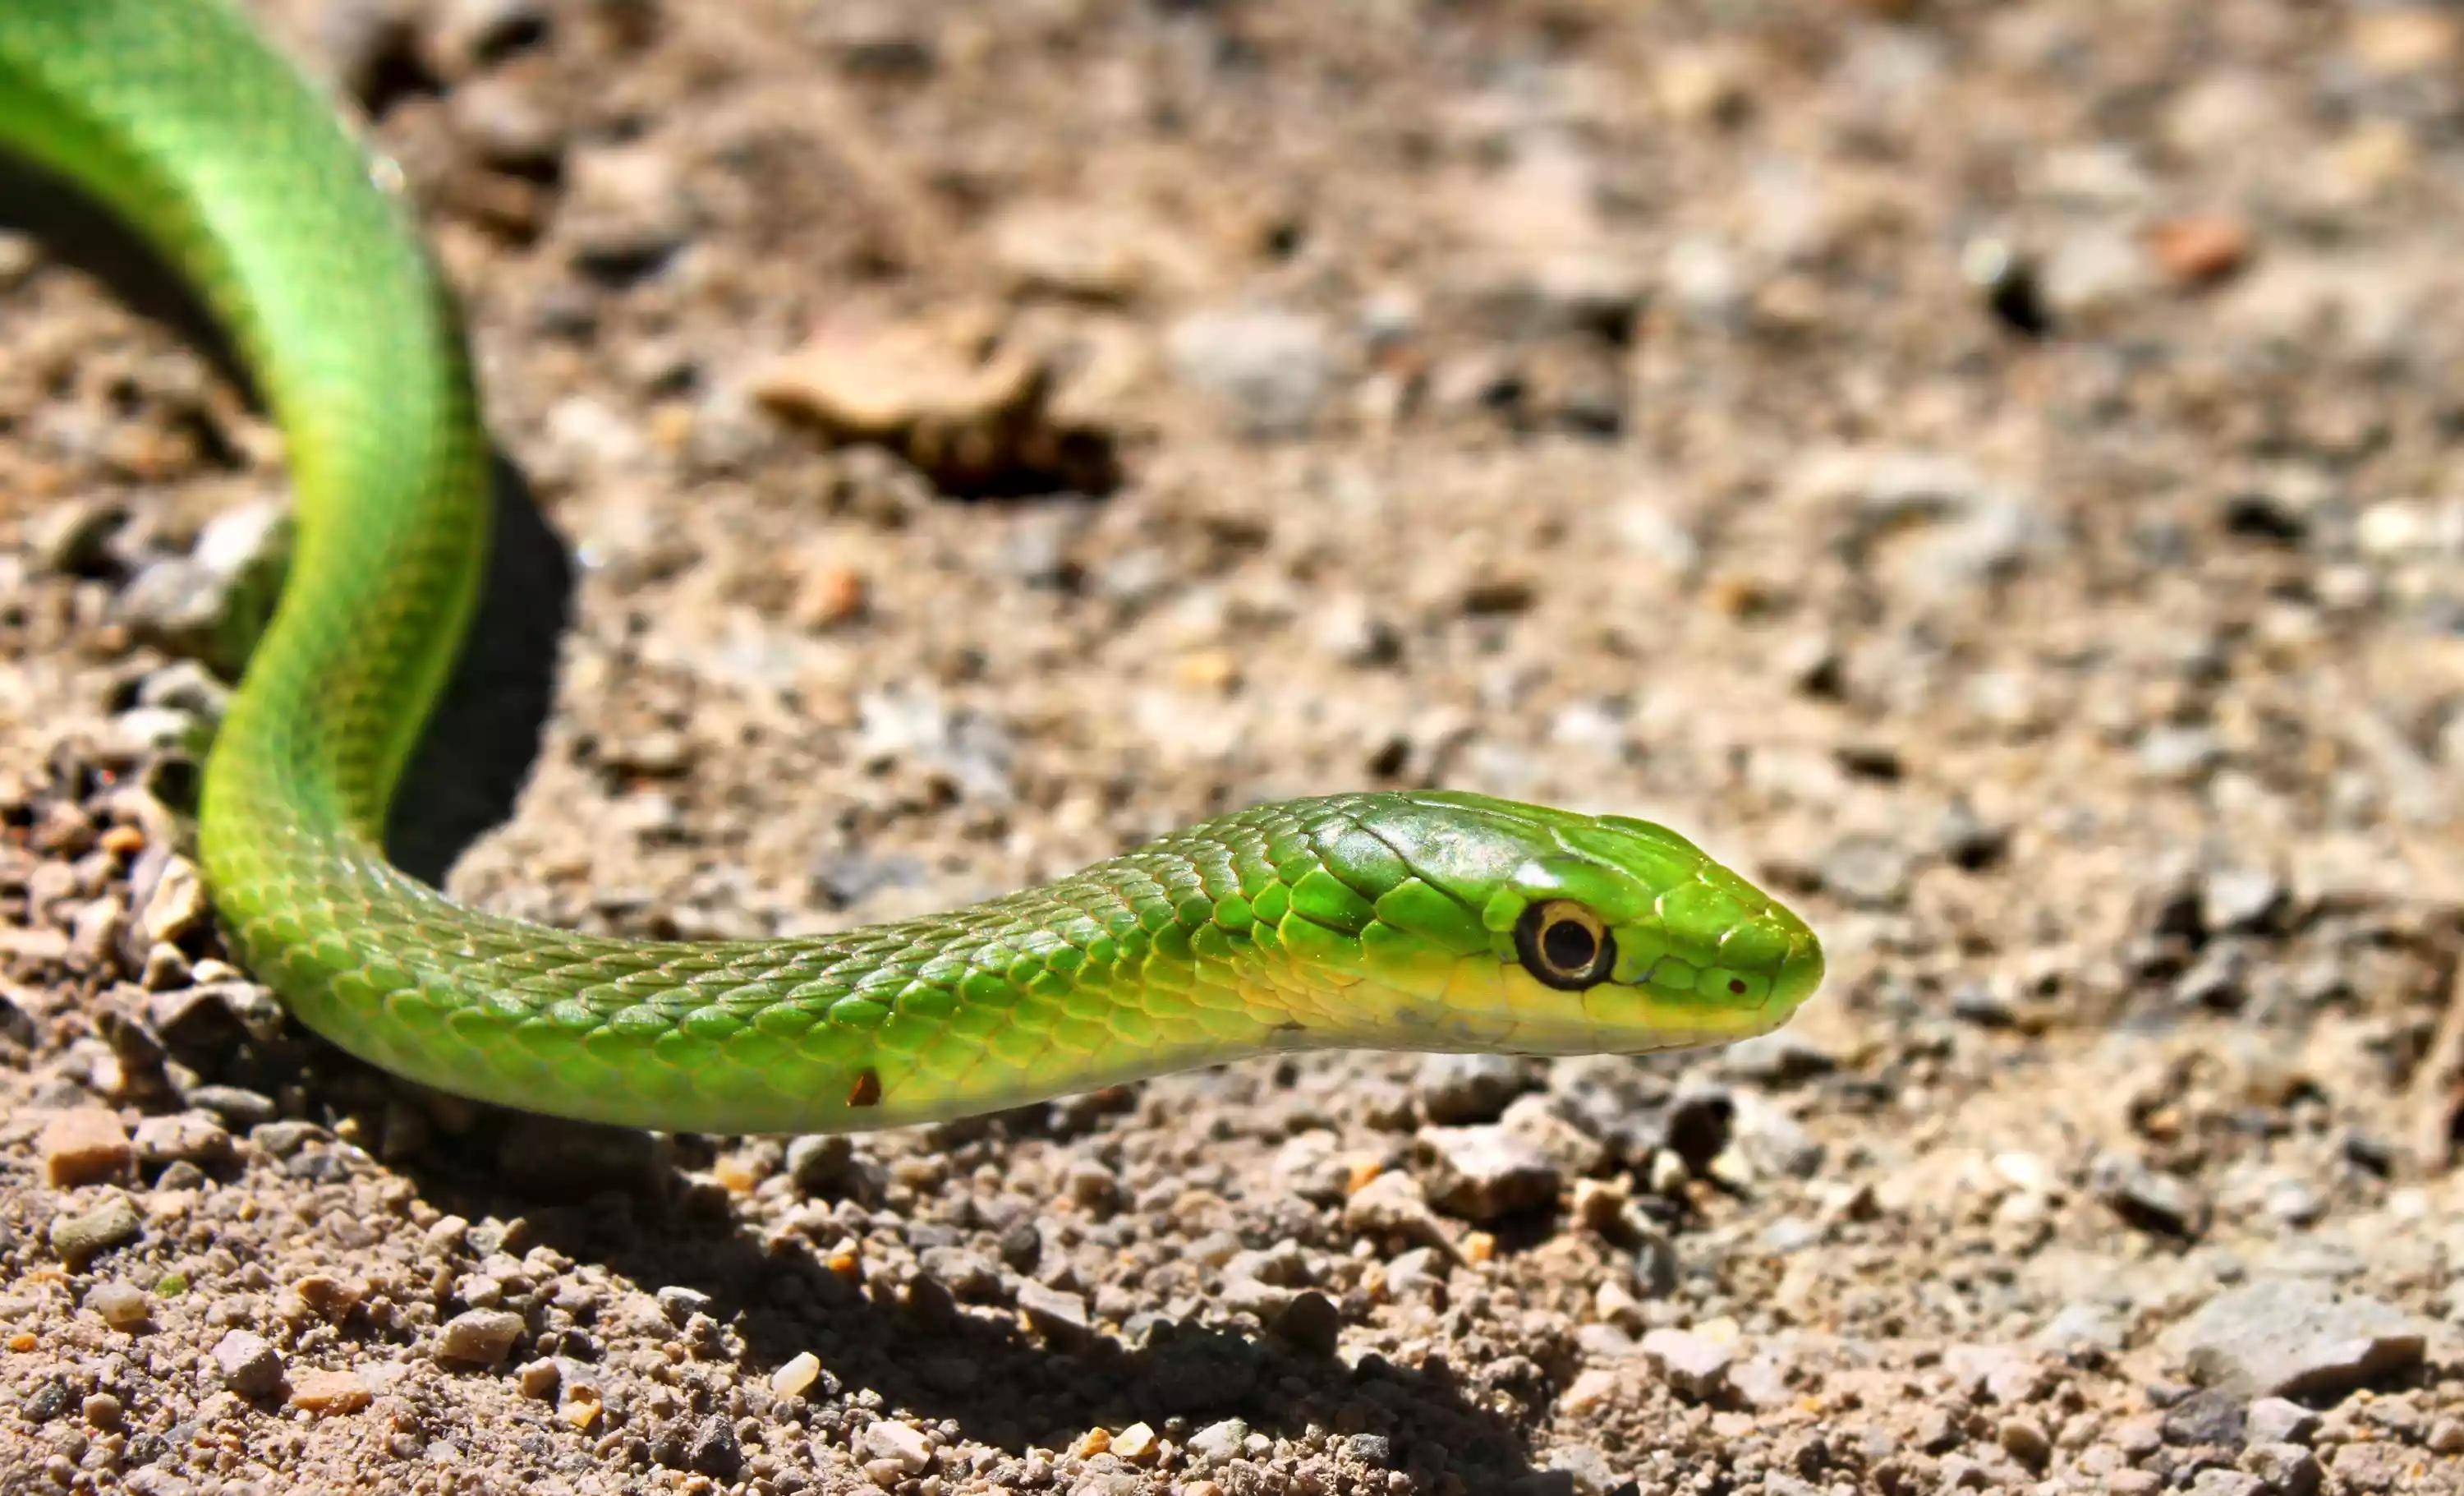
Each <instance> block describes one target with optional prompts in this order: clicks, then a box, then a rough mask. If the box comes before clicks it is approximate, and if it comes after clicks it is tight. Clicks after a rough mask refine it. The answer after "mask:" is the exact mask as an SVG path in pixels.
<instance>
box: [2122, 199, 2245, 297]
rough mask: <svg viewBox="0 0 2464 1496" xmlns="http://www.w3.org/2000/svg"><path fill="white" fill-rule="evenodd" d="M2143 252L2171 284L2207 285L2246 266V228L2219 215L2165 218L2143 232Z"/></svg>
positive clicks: (2237, 220) (2223, 278)
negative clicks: (2144, 241)
mask: <svg viewBox="0 0 2464 1496" xmlns="http://www.w3.org/2000/svg"><path fill="white" fill-rule="evenodd" d="M2147 252H2148V253H2150V254H2152V255H2153V256H2155V259H2156V265H2157V268H2158V269H2160V270H2162V271H2164V273H2165V275H2166V278H2167V279H2169V280H2171V281H2172V282H2173V284H2175V285H2177V286H2184V287H2191V288H2195V287H2200V286H2211V285H2214V284H2216V283H2217V282H2218V281H2221V280H2225V279H2229V278H2230V277H2231V276H2232V275H2233V274H2234V273H2235V272H2237V271H2239V270H2240V269H2241V268H2242V266H2243V265H2245V264H2247V263H2249V260H2250V252H2251V238H2250V229H2249V227H2248V226H2247V225H2245V224H2243V223H2242V222H2241V220H2239V219H2237V218H2228V217H2225V216H2223V215H2221V214H2194V215H2190V216H2187V217H2182V218H2167V219H2165V220H2164V221H2162V222H2160V223H2158V224H2156V225H2154V226H2153V227H2151V228H2150V229H2149V230H2148V231H2147Z"/></svg>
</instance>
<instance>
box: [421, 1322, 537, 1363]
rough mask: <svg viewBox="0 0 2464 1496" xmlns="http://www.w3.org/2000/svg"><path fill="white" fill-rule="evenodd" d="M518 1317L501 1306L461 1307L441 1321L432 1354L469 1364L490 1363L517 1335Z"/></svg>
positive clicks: (519, 1329)
mask: <svg viewBox="0 0 2464 1496" xmlns="http://www.w3.org/2000/svg"><path fill="white" fill-rule="evenodd" d="M522 1329H523V1325H522V1317H521V1316H520V1315H519V1314H516V1313H512V1312H510V1311H508V1310H505V1309H465V1310H464V1311H463V1312H461V1313H459V1314H456V1315H454V1316H453V1317H452V1318H451V1319H449V1320H447V1321H446V1322H445V1325H444V1328H443V1329H442V1330H440V1331H438V1332H437V1336H436V1358H437V1359H438V1360H440V1361H454V1362H460V1363H463V1364H465V1365H470V1366H494V1365H495V1364H496V1363H497V1362H499V1361H501V1360H503V1359H504V1358H505V1357H506V1355H508V1354H509V1353H512V1351H513V1349H514V1342H515V1341H516V1340H518V1339H520V1338H521V1333H522Z"/></svg>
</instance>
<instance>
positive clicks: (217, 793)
mask: <svg viewBox="0 0 2464 1496" xmlns="http://www.w3.org/2000/svg"><path fill="white" fill-rule="evenodd" d="M0 146H6V147H7V148H9V149H10V150H11V151H13V152H15V153H18V154H21V155H23V156H25V157H27V158H29V159H31V160H32V161H33V162H34V163H35V164H37V165H41V166H43V167H46V168H48V169H49V170H51V171H52V172H54V173H55V174H56V175H58V176H60V177H61V178H63V179H65V180H67V181H68V182H70V183H73V184H75V185H76V186H77V187H80V188H82V189H84V190H85V191H88V192H90V193H92V194H93V195H95V196H96V197H97V198H99V200H100V201H101V202H102V203H103V204H104V205H105V206H106V207H108V208H110V209H113V210H115V211H116V212H118V213H119V214H121V216H123V217H124V218H125V219H126V220H127V221H128V222H129V223H131V224H132V225H134V226H135V227H136V228H137V229H138V230H139V231H142V232H143V233H144V234H145V235H146V236H147V237H148V238H149V239H150V240H151V242H153V243H154V244H155V245H156V246H157V247H158V248H159V249H160V250H161V251H162V253H164V254H165V256H166V257H167V258H168V259H169V260H170V261H171V262H172V263H173V264H174V265H175V266H176V267H177V268H178V269H179V270H180V271H181V272H182V274H184V275H186V276H187V277H188V278H189V279H190V280H191V281H192V282H193V284H194V285H195V286H196V287H197V288H198V289H199V290H200V291H201V293H202V294H203V295H204V297H205V298H206V300H207V302H208V304H209V307H210V308H211V309H212V310H213V312H214V313H215V315H216V316H217V317H218V318H219V319H221V320H222V321H223V322H224V324H225V325H226V327H227V328H228V329H229V330H230V332H231V335H232V337H233V339H234V341H235V342H236V343H237V345H238V347H239V349H240V351H241V354H242V356H243V357H244V359H245V360H246V362H247V363H248V365H249V367H250V369H251V370H252V372H253V376H254V378H255V379H256V381H257V383H258V385H259V386H260V388H261V390H262V392H263V393H264V395H265V397H266V399H267V401H268V403H269V404H270V406H271V407H272V408H273V410H274V413H275V418H276V419H277V420H278V422H279V423H280V425H281V427H282V429H283V431H284V433H285V437H286V440H287V443H288V446H289V451H290V455H291V462H292V470H293V478H294V481H295V485H296V487H297V495H298V518H297V545H296V547H295V551H294V555H293V559H292V565H291V572H290V576H289V579H288V581H287V583H286V586H285V590H284V593H283V597H282V601H281V605H280V606H279V608H278V610H277V612H276V614H275V619H274V622H273V624H272V626H271V627H270V628H269V629H268V631H267V633H266V635H265V637H264V638H263V639H262V640H261V641H260V642H259V644H258V646H257V649H256V652H255V655H254V657H253V660H252V661H251V663H250V666H249V669H248V672H247V675H246V678H245V680H244V681H243V683H242V686H241V689H240V691H239V693H237V695H236V697H235V698H234V700H233V702H232V705H231V710H230V712H229V714H228V715H227V716H226V718H225V720H224V722H223V725H222V728H221V730H220V735H219V737H218V739H217V742H216V744H215V748H214V752H213V755H212V757H211V759H210V760H209V765H208V770H207V776H206V786H205V799H204V811H203V816H202V823H201V829H200V843H201V851H202V858H203V862H204V867H205V872H206V877H207V881H208V883H209V887H210V889H211V891H212V894H213V898H214V902H215V905H216V908H217V909H218V910H219V912H220V913H221V914H222V916H223V918H224V920H225V922H226V924H227V926H228V927H229V929H230V931H231V935H232V936H233V938H234V940H235V942H236V944H237V947H238V949H239V951H240V953H241V955H242V957H243V959H244V960H246V961H247V963H248V964H249V965H250V967H251V968H252V969H253V971H254V972H255V974H256V975H257V976H258V977H259V978H261V979H264V980H265V981H267V982H268V983H270V984H271V985H272V986H273V987H274V988H275V990H276V991H277V992H278V993H280V995H281V996H282V998H283V999H284V1001H286V1002H287V1003H289V1004H290V1006H291V1008H292V1009H293V1011H294V1012H296V1013H297V1015H298V1016H299V1017H300V1018H301V1019H302V1020H303V1021H304V1022H306V1023H308V1024H309V1025H310V1026H312V1027H314V1028H315V1029H317V1030H318V1031H319V1033H321V1034H324V1035H325V1036H327V1037H328V1038H330V1039H332V1040H333V1041H334V1042H336V1043H337V1044H340V1045H342V1046H343V1047H345V1048H347V1049H350V1050H351V1051H353V1052H354V1053H356V1054H359V1055H361V1056H362V1057H363V1058H365V1059H367V1060H369V1061H371V1062H372V1063H374V1064H377V1065H380V1066H384V1067H386V1068H388V1069H391V1070H394V1071H397V1072H399V1073H401V1074H404V1075H407V1076H410V1077H412V1078H415V1079H417V1080H420V1081H423V1082H426V1083H427V1084H429V1085H432V1086H436V1087H439V1088H442V1089H448V1090H451V1091H455V1092H458V1093H461V1094H464V1095H470V1096H474V1097H478V1098H482V1099H485V1100H490V1101H495V1102H499V1103H503V1104H506V1105H511V1106H516V1107H522V1108H527V1109H530V1110H535V1111H550V1112H556V1113H560V1114H563V1115H568V1116H575V1117H583V1118H589V1119H593V1120H599V1121H606V1122H617V1123H626V1124H631V1125H638V1126H648V1127H658V1128H666V1129H673V1130H693V1131H705V1132H762V1131H781V1132H811V1131H829V1130H838V1129H848V1128H866V1127H877V1126H884V1125H889V1124H894V1123H903V1122H916V1121H924V1120H930V1119H935V1118H941V1117H948V1116H954V1115H961V1114H965V1113H969V1112H974V1111H984V1110H988V1109H991V1108H996V1107H1001V1106H1007V1105H1014V1104H1017V1103H1020V1102H1023V1101H1027V1100H1031V1099H1035V1098H1039V1097H1045V1096H1050V1095H1054V1094H1059V1093H1062V1092H1066V1091H1071V1090H1079V1089H1088V1088H1089V1087H1094V1086H1099V1085H1103V1084H1107V1083H1111V1082H1117V1081H1122V1080H1128V1079H1132V1078H1135V1077H1138V1076H1143V1075H1150V1074H1155V1073H1157V1072H1160V1071H1164V1070H1168V1069H1174V1068H1181V1067H1190V1066H1196V1065H1202V1064H1208V1063H1214V1062H1218V1061H1222V1060H1228V1059H1235V1058H1239V1057H1241V1056H1243V1055H1247V1054H1253V1053H1258V1052H1263V1051H1267V1050H1273V1049H1281V1048H1295V1047H1305V1046H1323V1045H1370V1046H1384V1047H1396V1048H1448V1049H1451V1048H1463V1049H1484V1048H1487V1049H1514V1050H1530V1051H1550V1052H1566V1051H1577V1050H1614V1051H1623V1052H1634V1051H1640V1050H1645V1049H1653V1048H1663V1047H1670V1046H1673V1045H1684V1044H1698V1043H1706V1042H1716V1041H1720V1040H1726V1039H1733V1038H1737V1037H1742V1036H1743V1035H1745V1034H1749V1033H1755V1032H1761V1031H1763V1030H1765V1029H1767V1028H1770V1027H1771V1026H1773V1025H1775V1024H1776V1023H1780V1022H1782V1021H1784V1020H1785V1019H1786V1018H1787V1016H1788V1015H1789V1013H1790V1012H1791V1011H1793V1008H1794V1007H1795V1006H1796V1004H1797V1003H1798V1002H1800V1001H1803V1000H1804V998H1805V997H1806V996H1807V995H1809V994H1810V993H1811V992H1812V991H1813V989H1814V986H1815V983H1816V982H1817V981H1818V979H1819V977H1820V974H1821V955H1820V949H1819V947H1818V945H1817V944H1816V943H1815V939H1814V936H1813V935H1812V933H1811V932H1810V931H1808V930H1807V929H1806V927H1805V926H1804V924H1803V923H1802V922H1801V921H1799V920H1797V919H1796V917H1795V916H1794V915H1793V914H1791V913H1788V912H1787V911H1786V910H1784V909H1781V908H1779V907H1778V906H1777V905H1776V904H1774V903H1772V902H1771V900H1770V899H1768V898H1767V897H1765V896H1764V895H1763V894H1761V893H1760V892H1758V891H1755V890H1754V889H1752V888H1751V887H1750V886H1749V885H1748V884H1747V883H1746V882H1745V881H1744V880H1742V879H1740V878H1738V877H1737V876H1736V875H1735V874H1734V873H1732V872H1729V871H1728V870H1727V869H1724V868H1722V867H1720V866H1719V865H1718V864H1716V863H1714V862H1712V861H1711V860H1710V859H1709V858H1707V857H1705V855H1704V854H1703V853H1702V852H1700V851H1699V850H1697V849H1696V848H1694V847H1692V846H1691V845H1689V844H1688V843H1686V842H1685V841H1684V840H1683V838H1681V837H1679V836H1677V835H1676V834H1675V833H1673V832H1669V831H1666V830H1664V829H1662V828H1661V827H1658V826H1653V825H1646V824H1645V823H1642V822H1638V821H1630V820H1625V819H1623V818H1617V817H1589V816H1579V815H1573V814H1570V813H1567V812H1563V811H1556V810H1550V809H1545V808H1542V807H1537V806H1529V805H1516V804H1511V803H1506V802H1502V801H1494V800H1487V799H1484V798H1481V797H1477V796H1469V795H1447V794H1423V795H1339V796H1331V797H1328V798H1324V799H1317V800H1307V801H1294V802H1289V803H1283V804H1277V805H1268V806H1263V807H1260V808H1258V809H1254V810H1249V811H1244V812H1243V813H1241V814H1238V815H1234V816H1230V817H1226V818H1223V819H1221V820H1217V821H1212V822H1208V823H1206V824H1204V825H1197V826H1193V827H1190V828H1188V829H1186V830H1182V831H1179V832H1176V833H1174V834H1173V835H1171V836H1168V837H1165V838H1163V839H1162V840H1160V841H1158V842H1155V843H1154V844H1152V845H1150V846H1148V847H1143V848H1140V849H1139V850H1136V851H1134V852H1132V853H1130V854H1128V855H1126V856H1123V857H1121V858H1118V859H1115V860H1113V861H1111V862H1107V863H1103V864H1101V865H1099V866H1096V867H1094V868H1090V869H1087V870H1086V871H1084V872H1081V873H1079V874H1077V875H1076V876H1073V877H1070V878H1067V879H1065V880H1063V881H1060V882H1057V883H1053V884H1049V885H1046V886H1044V887H1041V888H1037V889H1031V890H1027V891H1023V892H1020V893H1016V894H1012V895H1010V896H1008V897H1005V898H1001V899H995V900H992V901H990V902H987V903H983V904H979V905H976V906H974V907H971V908H968V909H964V910H958V911H956V912H953V913H946V914H940V915H935V916H932V917H929V918H923V919H914V920H908V921H903V922H900V923H896V924H888V925H880V926H873V927H869V928H866V929H861V930H855V931H850V932H847V933H846V934H844V935H831V936H825V937H820V938H812V939H798V940H777V941H753V942H722V943H680V942H646V941H625V940H613V939H604V938H597V937H591V936H584V935H574V934H571V933H568V932H563V931H559V930H555V929H551V928H547V927H542V926H537V925H530V924H525V923H522V922H519V921H516V920H511V919H506V918H502V917H499V916H496V915H494V914H490V913H485V912H482V911H477V910H472V909H468V908H464V907H462V906H460V905H457V904H454V903H452V902H451V901H450V900H448V899H446V898H445V897H443V896H442V895H441V894H439V893H438V892H436V891H433V890H431V889H429V888H428V887H426V886H425V885H423V884H420V883H418V882H416V881H415V880H412V879H410V878H408V877H407V876H405V875H404V874H402V873H400V872H398V871H396V870H395V869H392V868H391V867H389V866H387V865H386V863H385V859H384V856H383V854H382V851H381V849H380V837H381V832H382V828H383V826H384V824H385V812H386V807H387V804H388V803H389V800H390V797H391V795H392V791H393V786H394V781H395V780H396V778H397V776H398V773H399V771H400V769H401V766H402V763H403V760H404V759H405V757H406V755H407V752H408V749H409V746H410V744H411V742H412V741H413V739H414V737H415V736H416V734H417V731H418V728H419V725H420V723H421V722H422V721H423V720H424V719H425V716H426V715H427V713H428V711H429V706H430V705H431V702H432V699H433V697H434V695H435V693H436V691H437V689H438V686H439V684H440V681H441V679H442V676H443V674H444V671H445V670H446V669H447V667H448V664H449V663H450V661H451V658H452V655H453V652H454V649H455V648H456V646H457V644H458V642H459V640H460V638H461V634H462V631H463V629H464V627H465V626H466V624H467V621H468V617H469V614H470V611H471V605H472V598H473V586H474V585H475V582H476V579H477V577H478V575H479V573H480V570H481V561H482V559H483V557H482V553H483V550H484V547H485V545H486V543H487V530H486V524H487V515H488V492H487V482H488V473H487V460H486V451H487V444H486V441H485V436H484V432H483V430H482V428H481V425H480V422H479V418H478V413H477V412H478V407H477V400H476V397H475V395H474V392H473V387H472V382H471V376H470V372H469V368H468V364H467V360H466V355H465V352H464V345H463V341H462V337H461V333H460V330H459V327H458V326H457V324H456V320H455V318H454V315H453V313H452V310H451V305H450V301H449V298H448V297H447V296H446V294H445V292H444V290H443V288H442V286H441V283H440V281H439V279H438V276H437V275H436V273H435V270H434V268H433V267H432V265H431V264H430V263H429V259H428V257H427V255H426V254H425V253H424V252H423V251H422V250H421V248H420V246H419V243H418V241H417V239H416V237H415V234H414V232H413V228H412V225H411V223H410V221H409V218H408V215H407V212H406V210H405V209H404V208H403V207H402V205H401V204H400V202H399V201H398V200H397V199H396V198H395V197H394V196H393V195H391V194H390V193H388V192H386V191H385V190H384V189H383V188H381V187H379V186H378V185H377V183H376V181H375V180H374V178H373V177H372V172H371V166H370V165H369V163H368V161H367V159H366V158H365V157H364V156H363V153H362V151H361V150H360V148H359V147H358V146H357V145H356V144H355V143H353V142H352V141H351V140H350V139H349V137H348V136H347V135H346V134H345V133H344V131H343V129H342V128H341V125H340V124H339V123H338V122H337V120H336V115H335V111H334V108H333V106H332V104H331V102H330V101H329V100H327V99H324V98H322V97H321V96H320V95H319V94H318V93H317V92H316V91H315V90H314V89H313V88H311V87H310V86H308V85H307V84H306V83H304V82H303V81H302V80H301V79H300V78H299V77H298V76H297V74H296V73H295V72H294V71H293V70H292V69H291V68H290V67H289V66H288V65H287V64H286V63H285V62H284V61H282V59H280V58H279V57H278V56H276V55H275V54H274V53H273V52H271V51H270V50H268V49H267V48H266V47H265V45H264V44H263V43H262V42H261V41H260V40H259V39H258V38H257V37H256V35H255V34H254V33H253V31H252V29H251V28H250V26H249V25H248V23H247V22H246V20H245V19H244V18H243V17H241V16H240V15H239V14H238V13H237V12H235V11H231V9H229V8H228V7H227V6H226V5H225V4H223V3H221V0H0ZM1552 898H1570V899H1575V900H1579V901H1582V902H1583V904H1584V905H1585V907H1586V908H1589V909H1591V910H1594V911H1595V912H1596V913H1597V915H1598V916H1599V918H1600V920H1601V921H1602V923H1603V927H1604V928H1607V929H1609V930H1611V931H1613V932H1614V935H1615V936H1616V939H1617V961H1616V970H1615V972H1614V973H1612V974H1611V975H1609V976H1608V977H1607V978H1606V979H1603V980H1600V981H1598V982H1597V983H1596V984H1595V985H1594V986H1592V987H1590V988H1588V989H1587V990H1584V991H1580V992H1568V991H1562V990H1559V989H1557V988H1554V987H1551V986H1548V985H1546V984H1544V983H1542V982H1540V981H1539V980H1537V979H1534V978H1533V977H1532V976H1531V975H1530V974H1529V972H1527V971H1526V970H1524V969H1523V967H1522V966H1521V965H1520V964H1519V959H1518V956H1517V951H1516V946H1515V940H1514V935H1513V934H1512V932H1513V930H1514V927H1515V923H1516V920H1517V919H1518V918H1519V917H1520V916H1521V914H1522V912H1523V911H1524V910H1525V909H1526V908H1528V907H1529V906H1530V905H1531V904H1533V903H1534V902H1535V901H1540V900H1547V899H1552Z"/></svg>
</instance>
